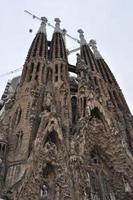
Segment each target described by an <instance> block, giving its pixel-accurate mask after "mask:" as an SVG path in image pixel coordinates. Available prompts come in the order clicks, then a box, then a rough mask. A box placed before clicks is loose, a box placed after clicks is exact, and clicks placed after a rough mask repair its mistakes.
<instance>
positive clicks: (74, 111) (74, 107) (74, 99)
mask: <svg viewBox="0 0 133 200" xmlns="http://www.w3.org/2000/svg"><path fill="white" fill-rule="evenodd" d="M71 105H72V123H73V124H75V122H76V115H77V97H76V96H73V97H72V98H71Z"/></svg>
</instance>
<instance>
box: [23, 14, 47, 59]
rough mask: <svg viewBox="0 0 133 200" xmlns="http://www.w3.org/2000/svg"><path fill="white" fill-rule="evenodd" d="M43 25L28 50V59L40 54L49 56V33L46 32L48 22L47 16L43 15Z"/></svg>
mask: <svg viewBox="0 0 133 200" xmlns="http://www.w3.org/2000/svg"><path fill="white" fill-rule="evenodd" d="M41 19H42V22H41V26H40V28H39V30H38V32H37V34H36V36H35V38H34V40H33V42H32V44H31V47H30V49H29V52H28V56H27V59H26V60H29V59H30V58H33V57H36V56H39V57H42V58H47V54H48V53H47V51H48V50H47V45H48V44H47V34H46V24H47V18H46V17H42V18H41Z"/></svg>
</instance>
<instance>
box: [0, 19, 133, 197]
mask: <svg viewBox="0 0 133 200" xmlns="http://www.w3.org/2000/svg"><path fill="white" fill-rule="evenodd" d="M56 21H57V20H56ZM59 21H60V20H59V19H58V24H56V31H55V32H54V34H53V38H52V41H51V44H50V46H48V45H49V43H50V42H49V43H48V42H47V38H46V30H45V27H43V26H45V25H46V24H45V23H42V24H41V29H39V30H41V31H39V32H38V33H37V35H36V37H35V39H34V41H33V43H32V45H31V48H30V50H29V53H28V56H27V58H26V62H25V64H24V68H23V73H22V76H21V80H20V83H19V84H18V86H15V91H14V92H12V95H10V93H8V96H6V98H5V100H4V103H2V104H1V111H0V197H1V198H3V199H9V200H107V199H108V200H129V199H130V200H131V199H133V156H132V153H133V118H132V115H131V113H130V111H129V109H128V106H127V104H126V101H125V99H124V96H123V94H122V92H121V90H120V89H119V86H118V84H117V82H116V80H115V78H114V76H113V74H112V73H111V71H110V69H109V67H108V65H107V64H106V63H105V61H104V60H103V58H102V56H101V55H100V53H99V52H98V50H97V47H96V43H95V44H94V45H95V46H94V47H95V48H93V50H94V53H93V52H92V51H91V49H90V48H89V46H88V45H87V43H86V42H85V39H84V35H83V31H82V30H80V31H79V33H80V39H81V40H82V41H81V50H80V55H79V54H78V55H77V65H76V67H75V72H76V73H77V78H76V77H75V78H74V77H73V78H72V77H70V76H69V64H68V60H67V51H66V49H65V44H64V40H63V37H62V34H61V32H60V28H59ZM57 25H58V27H57ZM42 30H45V31H42ZM92 45H93V44H91V46H92ZM98 55H99V56H98ZM9 91H10V90H9Z"/></svg>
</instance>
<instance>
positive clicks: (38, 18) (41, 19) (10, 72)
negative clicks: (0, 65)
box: [0, 10, 80, 78]
mask: <svg viewBox="0 0 133 200" xmlns="http://www.w3.org/2000/svg"><path fill="white" fill-rule="evenodd" d="M24 12H25V13H26V14H28V15H31V16H32V17H33V19H37V20H39V21H43V18H40V17H38V16H36V15H34V14H32V13H31V12H29V11H27V10H24ZM47 25H48V26H49V27H51V28H53V29H54V28H55V27H54V26H53V25H52V24H51V23H49V22H48V23H47ZM64 30H65V29H61V32H62V34H64ZM29 32H32V29H29ZM65 35H66V36H67V37H68V38H70V39H72V40H73V41H75V42H76V43H78V44H80V41H79V40H78V39H77V38H75V37H72V36H71V35H69V34H68V33H66V32H65ZM79 50H80V47H78V48H75V49H72V50H70V51H69V50H68V55H70V54H71V53H74V52H76V51H79ZM19 71H22V67H19V68H17V69H15V70H12V71H9V72H7V73H3V74H0V78H2V77H4V76H8V75H10V74H14V73H16V72H19Z"/></svg>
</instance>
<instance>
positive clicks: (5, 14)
mask: <svg viewBox="0 0 133 200" xmlns="http://www.w3.org/2000/svg"><path fill="white" fill-rule="evenodd" d="M0 8H1V12H0V75H1V74H3V73H6V72H9V71H11V70H15V69H17V68H19V67H21V66H23V64H24V61H25V58H26V55H27V51H28V49H29V47H30V44H31V42H32V40H33V38H34V36H35V34H36V32H37V30H38V28H39V25H40V22H39V21H38V20H35V19H34V20H33V19H32V17H30V16H29V15H27V14H25V13H24V10H29V11H30V12H32V13H34V14H36V15H38V16H45V17H47V18H48V20H49V22H50V23H52V24H54V18H55V17H59V18H60V19H61V21H62V23H61V27H62V28H66V29H67V31H68V33H69V34H70V35H72V36H74V37H76V38H78V33H77V29H79V28H82V29H83V30H84V32H85V37H86V40H87V41H89V40H90V39H92V38H93V39H96V40H97V43H98V48H99V50H100V52H101V54H102V55H103V57H104V59H105V60H106V62H107V63H108V64H109V66H110V69H111V70H112V72H113V73H114V75H115V77H116V79H117V81H118V83H119V85H120V87H121V89H122V91H123V93H124V95H125V97H126V100H127V102H128V105H129V107H130V109H131V111H132V112H133V0H66V1H65V0H22V1H18V0H0ZM30 28H31V29H33V32H32V33H29V29H30ZM52 33H53V30H52V29H51V28H49V27H48V38H49V39H51V34H52ZM75 47H78V44H76V43H75V42H73V41H71V40H68V41H67V48H68V49H73V48H75ZM74 57H75V55H71V58H70V61H71V62H75V59H74ZM19 74H20V72H19V73H15V74H13V75H8V76H3V77H0V96H1V95H2V93H3V90H4V88H5V85H6V82H7V80H8V79H11V78H12V77H13V76H17V75H19Z"/></svg>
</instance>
